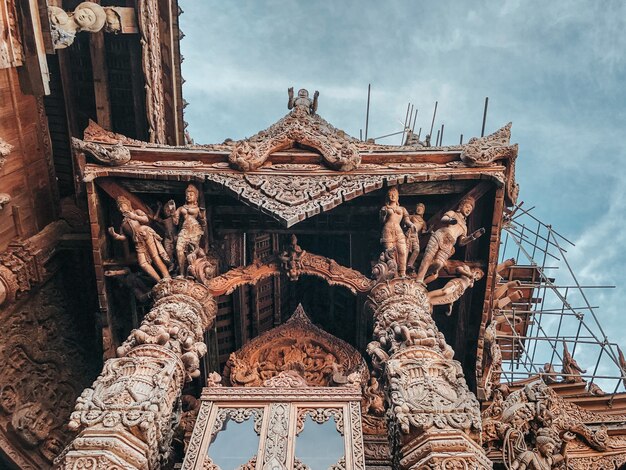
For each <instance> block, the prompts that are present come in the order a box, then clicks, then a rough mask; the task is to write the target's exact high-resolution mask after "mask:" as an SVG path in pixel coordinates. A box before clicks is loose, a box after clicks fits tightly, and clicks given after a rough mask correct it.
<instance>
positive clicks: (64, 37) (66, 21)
mask: <svg viewBox="0 0 626 470" xmlns="http://www.w3.org/2000/svg"><path fill="white" fill-rule="evenodd" d="M48 17H49V18H50V27H51V35H52V42H53V44H54V48H55V49H65V48H66V47H67V46H71V45H72V44H73V43H74V39H75V37H76V33H78V32H80V31H88V32H91V33H95V32H98V31H100V30H101V29H102V28H104V25H105V22H106V19H107V15H106V12H105V11H104V8H102V7H101V6H100V5H99V4H97V3H93V2H83V3H80V4H79V5H78V6H77V7H76V8H75V9H74V11H73V12H70V13H67V12H65V11H64V10H63V9H62V8H59V7H57V6H49V7H48Z"/></svg>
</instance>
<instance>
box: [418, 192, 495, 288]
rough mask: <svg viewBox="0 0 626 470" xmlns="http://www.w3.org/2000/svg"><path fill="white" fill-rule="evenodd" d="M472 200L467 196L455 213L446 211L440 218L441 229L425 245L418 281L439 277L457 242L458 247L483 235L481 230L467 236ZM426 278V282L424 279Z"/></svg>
mask: <svg viewBox="0 0 626 470" xmlns="http://www.w3.org/2000/svg"><path fill="white" fill-rule="evenodd" d="M474 205H475V201H474V198H472V197H470V196H467V197H465V198H463V199H462V200H461V202H460V203H459V207H458V209H457V210H456V211H448V212H446V213H445V214H444V215H443V217H442V218H441V222H442V223H443V224H444V226H443V227H441V228H439V229H437V231H435V232H434V233H433V234H432V235H431V237H430V239H429V240H428V244H427V245H426V250H425V251H424V258H423V259H422V263H421V264H420V267H419V270H418V272H417V278H418V280H420V281H422V282H427V283H428V282H431V281H433V280H435V279H437V277H438V276H439V271H440V270H441V268H443V267H444V266H445V265H446V263H447V261H448V259H450V257H451V256H452V255H453V254H454V246H455V245H456V243H457V242H458V243H459V245H460V246H465V245H467V244H468V243H470V242H472V241H474V240H476V239H477V238H479V237H480V236H481V235H483V234H484V233H485V229H484V228H481V229H478V230H476V231H475V232H473V233H472V234H470V235H469V236H468V235H467V217H468V216H469V215H470V214H471V213H472V211H473V210H474ZM426 276H428V278H427V279H426V280H424V278H425V277H426Z"/></svg>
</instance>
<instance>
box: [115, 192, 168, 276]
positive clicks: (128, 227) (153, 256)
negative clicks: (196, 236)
mask: <svg viewBox="0 0 626 470" xmlns="http://www.w3.org/2000/svg"><path fill="white" fill-rule="evenodd" d="M117 207H118V209H119V210H120V212H121V213H122V216H123V217H124V218H123V219H122V223H121V225H120V229H119V230H120V233H117V232H116V231H115V229H114V228H113V227H109V234H110V235H111V236H112V237H113V238H114V239H115V240H120V241H123V240H127V239H128V237H130V238H132V240H133V243H134V244H135V251H136V252H137V262H138V263H139V266H140V267H141V269H143V270H144V271H145V272H146V273H147V274H148V275H149V276H150V277H151V278H152V279H154V280H155V281H157V282H158V281H160V280H161V279H165V278H168V277H170V275H169V272H168V270H167V267H166V265H165V263H168V264H169V263H170V258H169V256H168V255H167V252H166V251H165V248H164V247H163V245H162V243H161V241H162V240H163V239H162V238H161V237H160V236H159V235H158V234H157V233H156V232H155V231H154V230H153V229H152V227H150V226H149V225H148V224H149V223H150V219H149V218H148V216H147V215H146V213H145V212H143V211H142V210H139V209H136V210H133V208H132V206H131V203H130V201H129V200H128V199H127V198H126V197H124V196H119V197H118V198H117ZM153 265H154V266H156V270H155V268H154V267H153ZM157 270H158V273H157ZM159 273H160V275H159Z"/></svg>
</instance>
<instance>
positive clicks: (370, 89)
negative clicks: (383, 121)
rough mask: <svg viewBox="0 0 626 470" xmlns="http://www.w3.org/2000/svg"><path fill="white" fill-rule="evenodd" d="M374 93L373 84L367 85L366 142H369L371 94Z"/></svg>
mask: <svg viewBox="0 0 626 470" xmlns="http://www.w3.org/2000/svg"><path fill="white" fill-rule="evenodd" d="M371 91H372V84H371V83H369V84H368V85H367V111H366V113H365V140H366V141H367V130H368V128H369V123H370V93H371Z"/></svg>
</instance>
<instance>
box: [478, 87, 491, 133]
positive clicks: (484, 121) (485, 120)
mask: <svg viewBox="0 0 626 470" xmlns="http://www.w3.org/2000/svg"><path fill="white" fill-rule="evenodd" d="M487 106H489V97H488V96H486V97H485V110H484V111H483V128H482V130H481V131H480V136H481V137H484V135H485V123H486V122H487Z"/></svg>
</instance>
